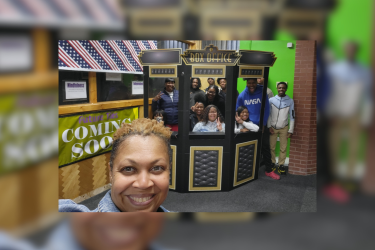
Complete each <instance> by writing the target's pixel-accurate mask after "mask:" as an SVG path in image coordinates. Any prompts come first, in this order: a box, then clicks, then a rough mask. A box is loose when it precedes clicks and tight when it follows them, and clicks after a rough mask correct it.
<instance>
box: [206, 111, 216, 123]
mask: <svg viewBox="0 0 375 250" xmlns="http://www.w3.org/2000/svg"><path fill="white" fill-rule="evenodd" d="M216 118H217V110H216V109H215V108H210V111H209V112H208V120H209V121H210V122H214V121H215V120H216Z"/></svg>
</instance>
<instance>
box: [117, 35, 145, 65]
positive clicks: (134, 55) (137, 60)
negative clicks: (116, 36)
mask: <svg viewBox="0 0 375 250" xmlns="http://www.w3.org/2000/svg"><path fill="white" fill-rule="evenodd" d="M122 43H123V44H124V45H125V47H126V48H127V49H128V50H129V52H130V54H131V55H132V57H133V59H134V61H135V62H136V63H137V64H138V65H139V67H140V68H141V70H142V71H143V67H142V65H141V63H140V62H139V59H138V56H137V52H136V51H135V49H134V47H133V45H132V44H131V42H130V41H128V40H122Z"/></svg>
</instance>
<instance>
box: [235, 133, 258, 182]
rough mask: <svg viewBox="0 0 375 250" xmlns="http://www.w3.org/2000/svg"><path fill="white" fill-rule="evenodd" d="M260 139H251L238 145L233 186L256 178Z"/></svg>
mask: <svg viewBox="0 0 375 250" xmlns="http://www.w3.org/2000/svg"><path fill="white" fill-rule="evenodd" d="M257 143H258V141H256V140H255V141H249V142H244V143H239V144H237V145H236V162H235V168H234V181H233V186H237V185H240V184H242V183H245V182H247V181H250V180H252V179H254V175H255V163H256V154H257Z"/></svg>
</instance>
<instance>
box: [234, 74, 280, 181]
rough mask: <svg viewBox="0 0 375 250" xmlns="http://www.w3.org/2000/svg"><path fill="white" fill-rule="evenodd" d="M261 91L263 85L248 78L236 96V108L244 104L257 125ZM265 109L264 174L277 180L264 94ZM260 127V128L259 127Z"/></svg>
mask: <svg viewBox="0 0 375 250" xmlns="http://www.w3.org/2000/svg"><path fill="white" fill-rule="evenodd" d="M262 93H263V86H261V85H258V84H257V79H256V78H248V79H247V80H246V88H245V90H244V91H242V93H241V94H240V95H239V96H238V98H237V104H236V110H237V108H238V107H239V106H246V108H247V110H249V119H250V121H252V122H253V123H254V124H256V125H258V126H259V120H260V108H261V105H262ZM265 102H266V103H265V110H264V117H263V128H262V130H263V136H262V155H263V160H264V162H265V165H266V176H268V177H271V178H272V179H275V180H279V179H280V176H279V175H277V174H276V173H274V172H273V169H272V161H271V151H270V137H269V132H268V129H267V127H266V129H264V127H265V126H266V125H267V120H268V116H269V112H270V105H269V101H268V97H267V95H266V100H265ZM259 129H261V128H259Z"/></svg>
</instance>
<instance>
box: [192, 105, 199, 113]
mask: <svg viewBox="0 0 375 250" xmlns="http://www.w3.org/2000/svg"><path fill="white" fill-rule="evenodd" d="M197 105H198V102H196V103H195V105H194V106H192V107H191V108H190V109H191V111H193V112H194V113H195V110H196V109H197Z"/></svg>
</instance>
